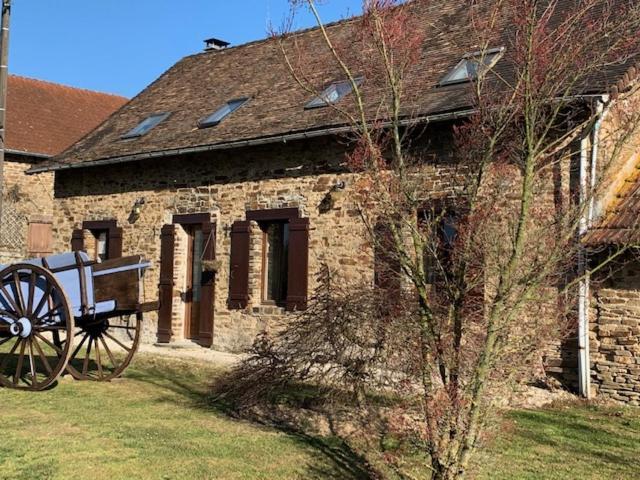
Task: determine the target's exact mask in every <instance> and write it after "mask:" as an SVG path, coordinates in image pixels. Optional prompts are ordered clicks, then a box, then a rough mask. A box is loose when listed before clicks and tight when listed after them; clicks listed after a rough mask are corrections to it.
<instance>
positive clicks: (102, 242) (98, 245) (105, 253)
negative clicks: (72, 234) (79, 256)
mask: <svg viewBox="0 0 640 480" xmlns="http://www.w3.org/2000/svg"><path fill="white" fill-rule="evenodd" d="M90 232H91V235H93V238H94V240H95V242H94V249H93V252H94V256H93V259H94V260H100V261H101V262H103V261H105V260H107V259H108V258H109V230H106V229H104V230H103V229H100V230H90Z"/></svg>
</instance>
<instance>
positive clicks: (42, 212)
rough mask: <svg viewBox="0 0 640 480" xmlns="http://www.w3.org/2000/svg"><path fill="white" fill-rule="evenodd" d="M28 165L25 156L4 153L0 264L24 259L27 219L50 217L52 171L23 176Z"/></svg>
mask: <svg viewBox="0 0 640 480" xmlns="http://www.w3.org/2000/svg"><path fill="white" fill-rule="evenodd" d="M32 166H33V163H32V162H31V161H30V158H29V157H26V156H22V155H20V156H18V155H12V154H7V157H6V161H5V164H4V186H3V188H4V191H3V193H4V195H3V197H4V204H3V209H4V212H3V223H2V224H3V229H2V234H1V235H0V263H8V262H11V261H16V260H21V259H24V258H26V257H27V256H28V255H29V252H28V242H27V235H28V228H29V222H30V221H43V220H44V221H51V219H52V216H53V173H40V174H37V175H25V171H26V170H28V169H29V168H31V167H32Z"/></svg>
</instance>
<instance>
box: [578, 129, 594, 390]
mask: <svg viewBox="0 0 640 480" xmlns="http://www.w3.org/2000/svg"><path fill="white" fill-rule="evenodd" d="M588 150H589V141H588V138H586V137H585V138H583V139H582V140H581V142H580V208H582V206H583V205H584V202H585V201H587V162H588V157H589V153H588ZM588 225H589V219H588V212H587V213H583V214H582V215H581V217H580V226H579V238H582V236H583V235H584V234H585V233H587V229H588V228H589V227H588ZM586 270H587V259H586V255H585V252H584V249H582V248H580V252H579V253H578V275H579V276H581V277H582V278H581V280H580V283H579V285H578V389H579V391H580V395H581V396H583V397H585V398H590V397H591V382H590V376H591V375H590V364H589V310H588V309H589V306H588V303H589V279H588V277H587V275H586Z"/></svg>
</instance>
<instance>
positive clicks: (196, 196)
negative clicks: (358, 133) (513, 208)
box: [54, 139, 453, 351]
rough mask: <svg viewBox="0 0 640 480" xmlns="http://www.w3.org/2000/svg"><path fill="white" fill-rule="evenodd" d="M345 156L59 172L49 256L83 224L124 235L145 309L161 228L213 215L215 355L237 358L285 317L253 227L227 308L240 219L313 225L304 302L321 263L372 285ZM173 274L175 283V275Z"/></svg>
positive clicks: (271, 155) (439, 166)
mask: <svg viewBox="0 0 640 480" xmlns="http://www.w3.org/2000/svg"><path fill="white" fill-rule="evenodd" d="M344 153H345V147H344V145H343V144H342V143H341V142H339V141H337V140H328V139H322V140H321V139H318V140H314V141H306V142H291V143H287V144H280V145H275V146H264V147H259V148H246V149H236V150H230V151H226V152H211V153H208V154H200V155H191V156H182V157H175V158H167V159H158V160H146V161H141V162H132V163H125V164H120V165H112V166H103V167H100V168H93V169H82V170H79V169H78V170H72V171H62V172H59V173H58V174H57V175H56V182H55V199H56V200H55V201H56V208H55V221H54V238H55V249H56V251H65V250H68V249H69V248H70V247H69V246H70V241H71V234H72V231H73V229H74V228H79V226H80V225H81V223H82V222H83V221H86V220H107V219H115V220H117V222H118V226H120V227H122V228H123V254H124V255H128V254H143V255H144V256H145V257H146V258H147V259H149V260H151V261H152V265H153V266H152V268H151V269H150V270H149V271H148V272H147V275H146V277H145V291H146V292H147V296H148V298H147V300H153V299H156V298H157V291H158V289H157V286H158V281H159V265H160V229H161V228H162V226H163V225H164V224H167V223H171V221H172V215H174V214H189V213H211V214H212V216H213V217H214V218H215V219H216V221H217V224H216V228H217V231H216V257H217V259H218V260H219V261H220V262H221V267H220V269H219V270H218V273H217V275H216V281H215V306H214V308H215V313H214V342H213V347H214V348H216V349H222V350H231V351H238V350H241V349H243V348H245V347H246V346H247V345H249V344H250V343H251V342H252V341H253V339H254V338H255V335H256V334H257V333H258V332H260V331H261V330H263V329H265V328H269V326H270V325H273V324H274V323H275V322H277V321H279V320H282V319H285V320H286V316H287V315H289V314H286V313H285V312H284V311H283V309H281V308H280V307H277V306H273V305H264V304H262V302H261V294H260V281H261V280H260V268H261V256H262V255H261V251H260V248H261V237H260V232H259V229H258V228H257V226H254V229H253V230H254V234H252V238H251V245H252V250H251V251H252V255H251V262H250V263H251V264H250V284H249V285H250V300H249V303H248V306H247V308H246V309H244V310H229V309H228V308H227V300H228V286H229V256H230V227H231V225H232V224H233V222H235V221H238V220H244V219H245V212H246V211H248V210H260V209H273V208H292V207H295V208H298V209H299V210H300V212H301V216H303V217H308V218H309V219H310V226H311V231H310V238H309V293H310V294H311V293H312V292H313V289H314V288H315V276H316V273H317V272H318V268H319V266H320V264H321V263H327V264H328V265H329V266H330V267H331V268H332V269H334V270H335V271H336V272H338V273H339V274H340V275H342V277H343V278H344V279H345V281H353V282H359V281H373V268H372V267H373V252H372V249H371V246H370V242H369V240H368V237H367V235H366V233H365V230H364V226H363V225H362V224H361V222H360V219H359V213H358V211H357V209H356V203H357V198H356V197H355V196H354V181H355V179H356V177H355V176H354V175H353V174H351V173H347V171H346V168H345V165H344V162H345V157H344ZM428 168H429V169H431V172H430V176H431V178H432V179H433V182H432V185H431V188H432V190H433V192H438V194H439V195H445V194H451V192H452V188H453V187H452V185H451V182H452V180H451V179H452V177H453V176H452V172H453V167H452V166H451V165H450V164H446V163H435V162H434V163H433V164H432V165H430V166H429V167H428ZM339 181H344V182H345V184H346V188H345V192H344V195H341V197H340V198H339V199H337V200H336V201H335V202H333V204H332V205H331V202H327V201H326V200H327V195H328V194H329V192H330V191H331V190H332V188H333V187H334V186H335V185H336V184H337V183H338V182H339ZM141 198H144V200H145V203H144V206H143V209H142V212H141V214H140V216H139V217H138V218H135V217H134V216H132V215H131V210H132V207H133V205H134V203H135V202H136V200H139V199H141ZM328 203H329V208H327V204H328ZM179 244H180V242H179V241H178V245H179ZM176 253H177V252H176ZM179 257H180V258H183V257H184V255H182V254H180V255H176V259H175V262H178V261H179V260H178V258H179ZM175 271H176V275H177V274H178V273H177V272H178V271H179V269H178V268H176V269H175ZM175 280H176V282H177V283H176V289H175V292H174V295H175V296H174V310H173V313H174V315H173V328H174V340H179V339H181V338H182V336H181V330H182V329H183V328H184V327H183V325H184V322H183V321H184V319H183V318H181V315H182V312H183V311H184V310H183V306H182V305H181V304H180V302H179V301H178V300H176V298H178V297H179V289H180V282H181V280H180V279H178V278H176V279H175ZM156 322H157V318H156V316H155V315H150V316H149V321H148V322H145V325H144V339H145V341H148V342H151V341H155V338H156V337H155V336H156V331H157V323H156Z"/></svg>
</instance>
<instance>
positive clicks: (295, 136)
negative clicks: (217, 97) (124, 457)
mask: <svg viewBox="0 0 640 480" xmlns="http://www.w3.org/2000/svg"><path fill="white" fill-rule="evenodd" d="M473 113H475V109H467V110H459V111H456V112H450V113H442V114H437V115H426V116H420V117H415V118H411V119H406V120H402V121H400V125H401V126H403V127H404V126H413V125H416V124H420V123H431V122H443V121H447V120H455V119H458V118H464V117H468V116H470V115H471V114H473ZM380 126H382V127H387V126H391V122H385V123H383V124H381V125H380ZM352 131H353V127H351V126H341V127H332V128H324V129H320V130H310V131H305V132H299V133H289V134H285V135H276V136H273V137H261V138H254V139H249V140H238V141H233V142H224V143H214V144H209V145H201V146H197V147H186V148H173V149H168V150H158V151H155V152H147V153H138V154H133V155H125V156H121V157H111V158H103V159H100V160H92V161H89V162H80V163H72V164H66V165H63V164H61V165H57V166H48V167H46V166H43V167H39V168H31V169H29V170H28V171H27V174H30V175H32V174H35V173H43V172H54V171H61V170H71V169H78V168H87V167H95V166H100V165H115V164H120V163H128V162H135V161H139V160H148V159H153V158H165V157H172V156H177V155H186V154H190V153H202V152H212V151H216V150H231V149H235V148H243V147H253V146H259V145H269V144H275V143H287V142H293V141H296V140H305V139H310V138H318V137H324V136H330V135H340V134H344V133H349V132H352Z"/></svg>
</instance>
